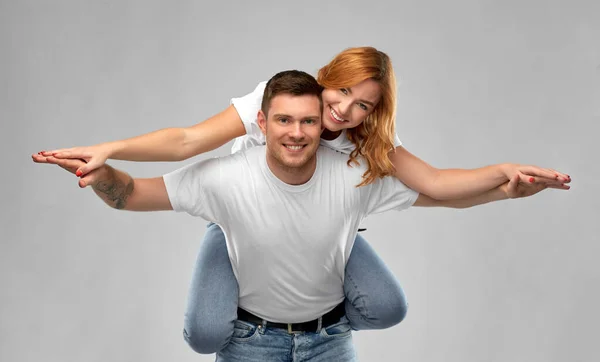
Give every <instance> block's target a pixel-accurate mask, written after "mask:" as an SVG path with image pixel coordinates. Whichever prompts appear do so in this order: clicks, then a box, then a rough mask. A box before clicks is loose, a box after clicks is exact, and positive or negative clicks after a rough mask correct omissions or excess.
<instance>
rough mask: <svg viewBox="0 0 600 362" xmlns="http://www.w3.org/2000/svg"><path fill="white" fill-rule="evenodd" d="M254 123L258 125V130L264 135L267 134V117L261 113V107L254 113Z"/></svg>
mask: <svg viewBox="0 0 600 362" xmlns="http://www.w3.org/2000/svg"><path fill="white" fill-rule="evenodd" d="M256 123H258V127H260V130H261V131H262V133H263V134H264V135H265V136H266V135H267V117H266V116H265V114H264V113H263V111H262V109H261V110H259V111H258V114H257V115H256Z"/></svg>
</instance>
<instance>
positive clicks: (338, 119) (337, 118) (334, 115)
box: [329, 108, 344, 122]
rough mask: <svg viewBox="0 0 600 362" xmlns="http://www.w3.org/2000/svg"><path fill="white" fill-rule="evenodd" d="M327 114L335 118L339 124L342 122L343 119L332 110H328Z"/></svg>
mask: <svg viewBox="0 0 600 362" xmlns="http://www.w3.org/2000/svg"><path fill="white" fill-rule="evenodd" d="M329 113H331V115H332V116H333V118H335V119H336V120H337V121H339V122H344V120H343V119H341V118H340V117H339V116H338V115H337V114H336V113H335V111H334V110H333V108H329Z"/></svg>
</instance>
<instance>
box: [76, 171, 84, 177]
mask: <svg viewBox="0 0 600 362" xmlns="http://www.w3.org/2000/svg"><path fill="white" fill-rule="evenodd" d="M82 174H83V172H81V170H77V172H75V176H77V177H79V176H81V175H82Z"/></svg>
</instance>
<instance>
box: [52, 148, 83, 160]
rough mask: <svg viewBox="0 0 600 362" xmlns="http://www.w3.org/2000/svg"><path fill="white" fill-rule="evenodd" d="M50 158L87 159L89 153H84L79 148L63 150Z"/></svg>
mask: <svg viewBox="0 0 600 362" xmlns="http://www.w3.org/2000/svg"><path fill="white" fill-rule="evenodd" d="M52 156H54V157H56V158H87V157H91V155H90V154H89V152H86V151H85V150H82V149H79V148H72V149H68V150H63V151H60V152H55V153H53V154H52Z"/></svg>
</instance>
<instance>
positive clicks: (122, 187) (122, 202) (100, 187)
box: [92, 165, 133, 209]
mask: <svg viewBox="0 0 600 362" xmlns="http://www.w3.org/2000/svg"><path fill="white" fill-rule="evenodd" d="M106 168H107V169H106V177H103V180H102V181H98V182H97V183H96V184H94V185H92V188H93V189H94V192H95V193H96V195H98V197H100V198H101V199H102V201H104V202H105V203H106V204H107V205H108V206H110V207H112V208H115V209H124V208H125V206H126V205H127V199H128V198H129V196H130V195H131V193H132V192H133V178H131V176H129V175H128V174H127V173H125V172H123V171H119V170H116V169H114V168H112V167H110V166H108V165H107V166H106Z"/></svg>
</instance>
